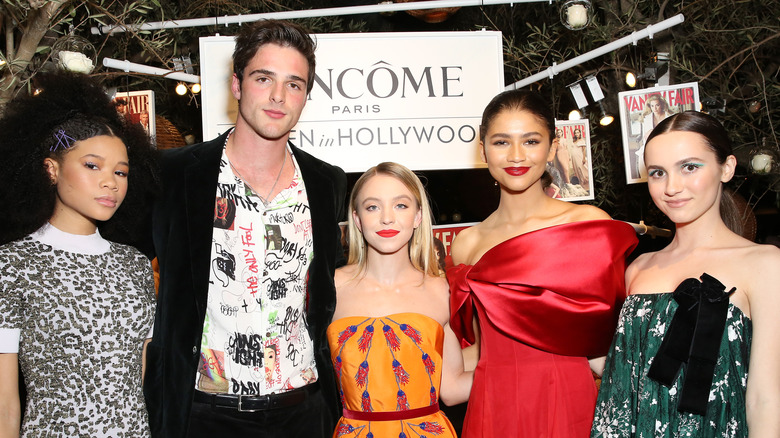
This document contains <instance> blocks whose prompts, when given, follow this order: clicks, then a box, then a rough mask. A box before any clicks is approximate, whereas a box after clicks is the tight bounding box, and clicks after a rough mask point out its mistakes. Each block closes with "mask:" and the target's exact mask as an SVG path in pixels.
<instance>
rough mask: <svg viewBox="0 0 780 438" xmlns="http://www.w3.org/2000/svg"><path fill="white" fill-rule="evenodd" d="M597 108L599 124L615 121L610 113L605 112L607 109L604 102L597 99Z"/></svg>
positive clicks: (603, 124) (604, 124)
mask: <svg viewBox="0 0 780 438" xmlns="http://www.w3.org/2000/svg"><path fill="white" fill-rule="evenodd" d="M599 108H600V109H601V117H600V118H599V125H601V126H607V125H609V124H610V123H612V122H614V121H615V118H614V117H612V115H611V114H609V113H607V109H606V108H604V104H603V103H602V102H600V101H599Z"/></svg>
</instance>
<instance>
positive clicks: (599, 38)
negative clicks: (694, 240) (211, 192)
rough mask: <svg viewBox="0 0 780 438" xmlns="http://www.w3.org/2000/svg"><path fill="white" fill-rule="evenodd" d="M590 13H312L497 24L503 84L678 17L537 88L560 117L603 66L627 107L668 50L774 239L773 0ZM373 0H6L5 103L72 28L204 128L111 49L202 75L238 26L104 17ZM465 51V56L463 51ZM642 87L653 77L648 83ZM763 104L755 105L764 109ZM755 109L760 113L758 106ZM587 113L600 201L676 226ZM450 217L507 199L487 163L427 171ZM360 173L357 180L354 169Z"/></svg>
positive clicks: (415, 25) (407, 23)
mask: <svg viewBox="0 0 780 438" xmlns="http://www.w3.org/2000/svg"><path fill="white" fill-rule="evenodd" d="M592 2H593V12H594V17H593V21H592V22H591V24H590V25H589V26H588V27H587V28H585V29H583V30H580V31H572V30H568V29H566V28H565V27H564V26H563V25H562V24H561V19H560V12H559V7H560V3H561V2H560V1H556V2H553V4H552V5H550V4H548V3H547V2H540V3H521V4H514V5H497V6H484V7H463V8H460V9H459V10H457V12H455V13H454V14H453V15H452V16H451V17H449V19H447V20H446V21H444V22H441V23H427V22H425V21H423V20H421V19H419V18H415V17H413V16H412V15H411V14H408V13H403V12H399V13H394V14H366V15H350V16H341V17H325V18H316V19H305V20H300V22H301V23H302V24H303V25H304V26H306V27H308V28H309V29H311V30H312V31H313V32H317V33H327V32H364V31H375V32H377V31H383V32H388V31H449V30H461V31H473V30H479V29H490V30H500V31H501V32H502V33H503V35H504V59H505V66H504V67H505V78H506V82H507V84H510V83H513V82H515V81H517V80H520V79H522V78H525V77H528V76H529V75H531V74H534V73H537V72H539V71H542V70H544V69H546V68H547V67H549V66H551V65H552V63H553V62H557V63H561V62H563V61H565V60H567V59H571V58H572V57H574V56H577V55H579V54H582V53H585V52H587V51H590V50H592V49H595V48H597V47H600V46H602V45H604V44H606V43H609V42H611V41H614V40H616V39H618V38H621V37H623V36H626V35H628V34H630V33H631V32H633V31H636V30H639V29H642V28H644V27H646V26H648V25H649V24H653V23H657V22H659V21H661V20H663V19H666V18H669V17H671V16H673V15H676V14H679V13H682V14H684V15H685V22H684V23H683V24H682V25H679V26H676V27H674V28H672V29H670V30H668V31H665V32H663V33H660V34H658V35H654V38H653V39H651V40H647V39H645V40H641V41H638V43H637V44H636V45H635V46H627V47H624V48H622V49H619V50H617V51H614V52H612V53H610V54H607V55H604V56H602V57H599V58H597V59H595V60H592V61H589V62H587V63H585V64H582V65H580V66H578V67H576V68H572V69H570V70H567V71H565V72H562V73H560V74H558V75H556V76H555V77H554V78H553V79H552V80H549V79H545V80H542V81H540V82H538V83H536V84H533V85H531V86H530V87H529V88H531V89H534V90H537V91H539V92H541V93H542V94H544V95H546V96H549V98H550V102H551V104H552V106H553V108H554V109H555V111H556V114H557V116H558V117H559V118H565V117H566V115H567V114H568V112H569V110H571V109H573V108H574V103H573V101H572V99H571V98H570V96H569V92H568V90H567V88H566V85H567V84H569V83H571V82H574V81H575V80H577V79H578V78H580V77H582V76H584V75H586V74H592V73H595V74H598V78H599V81H600V82H601V85H602V88H603V89H604V93H605V95H606V96H607V98H606V100H605V102H606V104H607V108H608V109H609V110H610V111H611V112H612V113H613V114H614V115H617V112H618V108H617V93H618V92H620V91H623V90H625V89H627V87H626V85H625V84H624V79H623V78H624V75H625V73H626V72H627V71H629V70H630V71H641V70H642V68H643V67H644V66H645V65H647V64H649V63H650V62H651V61H652V59H653V57H654V55H655V54H656V53H657V52H668V53H669V54H670V59H671V67H672V69H671V70H672V83H682V82H693V81H695V82H699V92H700V96H701V97H702V98H711V99H716V100H717V102H719V103H720V104H721V105H719V108H720V110H717V111H714V112H712V113H713V114H714V115H715V116H716V117H718V118H719V119H720V120H721V121H722V122H723V124H724V125H725V127H726V128H727V130H728V131H729V132H730V133H731V136H732V140H733V142H734V145H735V148H736V154H737V156H738V159H739V160H740V164H741V165H742V166H741V167H740V170H739V172H738V173H739V175H738V176H737V178H735V182H734V184H733V186H734V189H735V190H736V191H737V192H738V193H740V194H741V195H742V196H743V197H744V198H745V199H747V200H748V204H749V205H750V207H751V208H752V209H753V211H755V212H756V213H757V217H758V218H759V240H761V239H763V238H764V237H765V236H769V235H777V234H779V233H778V231H779V230H778V228H777V227H778V225H777V223H778V220H777V218H778V217H777V216H778V214H777V207H778V202H779V201H778V199H779V198H778V191H780V182H778V180H779V178H780V176H779V175H778V174H772V175H766V176H760V177H759V176H755V175H750V174H749V172H748V169H747V167H746V166H745V165H746V164H747V160H748V159H749V152H750V150H751V149H752V148H753V147H755V146H756V145H758V144H763V143H764V142H766V145H767V146H768V147H773V148H777V144H778V139H777V132H776V131H777V130H778V129H777V128H778V126H777V121H778V120H780V113H778V107H779V106H780V83H778V75H779V74H780V57H778V53H780V19H779V18H778V10H777V3H776V0H649V1H633V0H592ZM375 3H376V2H371V1H364V0H340V1H323V0H314V1H301V0H265V1H259V2H258V1H249V0H234V1H231V0H199V1H194V2H190V1H186V0H135V1H127V0H88V1H80V0H67V1H41V0H28V1H22V0H3V2H2V6H0V18H1V19H2V20H0V29H2V35H3V38H4V44H2V46H0V49H1V51H0V60H2V61H5V64H3V65H2V67H0V107H2V105H4V104H5V103H7V102H8V101H9V100H10V99H11V98H12V97H13V96H14V95H16V94H17V93H20V92H28V91H29V89H30V88H31V87H32V86H33V85H32V84H33V83H34V76H35V74H36V73H37V72H40V71H42V70H46V69H51V68H55V66H54V65H53V63H52V62H51V56H50V55H51V45H52V44H53V43H54V41H56V40H57V38H59V37H61V36H63V35H66V34H69V33H72V34H74V35H80V36H83V37H85V38H87V39H89V40H90V42H91V43H92V44H93V45H94V46H95V48H96V51H97V53H98V56H97V64H98V67H97V68H96V70H95V71H94V72H93V74H95V75H99V76H101V77H102V78H104V79H105V82H106V84H107V85H108V86H114V87H117V88H118V89H120V90H122V91H124V90H135V89H149V88H150V89H153V90H155V93H156V97H157V101H156V105H157V111H158V114H159V115H162V116H164V117H166V118H167V119H168V120H170V121H171V122H173V124H174V125H175V126H176V127H177V128H178V129H179V130H180V131H181V132H182V133H184V134H192V135H193V136H195V138H196V139H198V140H201V138H200V136H201V134H200V108H199V100H198V99H199V98H198V96H192V95H189V96H186V97H180V96H178V95H176V94H175V93H173V88H174V87H175V85H176V82H175V81H171V80H167V79H161V78H157V77H152V76H148V75H140V74H127V73H124V72H119V71H113V70H108V69H105V68H102V67H101V66H100V62H101V60H102V58H103V57H111V58H117V59H128V60H130V61H132V62H138V63H142V64H147V65H153V66H158V67H164V68H168V69H173V68H174V57H180V56H182V55H189V56H190V57H191V59H192V61H193V63H194V67H195V72H196V73H197V67H198V63H199V62H200V60H199V57H198V37H200V36H205V35H214V34H216V33H219V34H222V35H232V34H235V33H236V31H237V29H238V27H237V26H220V27H217V26H206V27H194V28H181V29H172V30H163V31H131V32H127V33H120V34H115V35H92V34H91V32H90V28H91V27H93V26H97V25H100V24H133V23H143V22H147V21H160V20H167V19H183V18H201V17H214V16H223V15H235V14H249V13H261V12H276V11H285V10H297V9H316V8H326V7H338V6H355V5H368V4H375ZM466 56H467V54H466ZM639 86H640V87H641V86H643V85H641V84H640V85H639ZM756 108H757V110H756ZM751 110H752V111H751ZM595 116H596V115H595V114H591V116H590V117H591V127H592V129H591V135H592V138H591V140H592V154H593V165H594V180H595V186H596V199H595V201H594V202H593V204H595V205H598V206H599V207H601V208H603V209H605V210H606V211H607V212H609V213H610V214H612V215H613V217H615V218H618V219H624V220H629V221H633V222H638V221H640V220H644V221H645V222H647V223H648V224H651V225H656V226H665V227H667V228H670V227H671V224H669V223H668V222H667V221H666V219H665V218H664V217H663V215H661V214H660V213H659V212H658V210H657V209H655V207H654V206H653V205H652V202H651V201H650V199H649V196H648V195H647V189H646V185H644V184H632V185H626V182H625V176H624V170H623V153H622V145H621V139H620V131H619V126H618V125H619V124H618V123H613V124H612V125H610V126H608V127H601V126H599V125H598V123H597V121H596V119H595ZM423 173H424V176H425V177H426V178H427V179H428V182H429V185H428V188H429V190H430V192H431V198H432V199H433V201H434V209H435V213H436V216H437V217H438V218H439V221H440V222H445V223H446V222H469V221H478V220H481V219H483V218H484V217H485V215H487V214H488V213H489V212H490V211H491V210H492V209H493V208H495V205H496V202H497V191H496V189H495V188H494V187H493V184H492V179H491V178H490V177H489V175H487V172H486V171H484V170H468V171H438V172H423ZM350 177H351V178H352V180H354V179H355V178H356V176H350Z"/></svg>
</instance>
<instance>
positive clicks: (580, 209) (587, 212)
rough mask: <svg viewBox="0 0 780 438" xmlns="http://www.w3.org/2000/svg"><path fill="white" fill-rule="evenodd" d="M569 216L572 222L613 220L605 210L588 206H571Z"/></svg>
mask: <svg viewBox="0 0 780 438" xmlns="http://www.w3.org/2000/svg"><path fill="white" fill-rule="evenodd" d="M571 205H572V207H571V209H570V210H569V212H568V213H569V215H570V217H571V219H572V222H580V221H595V220H609V219H612V218H611V217H610V216H609V215H608V214H607V212H605V211H604V210H602V209H600V208H598V207H594V206H592V205H586V204H571Z"/></svg>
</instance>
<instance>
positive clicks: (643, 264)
mask: <svg viewBox="0 0 780 438" xmlns="http://www.w3.org/2000/svg"><path fill="white" fill-rule="evenodd" d="M654 255H655V252H647V253H644V254H640V255H639V257H637V258H636V259H635V260H634V261H633V262H631V264H630V265H628V267H627V268H626V289H627V290H628V292H629V293H630V292H631V291H632V287H631V285H632V283H634V280H636V279H637V278H638V277H639V276H640V274H642V273H643V272H646V269H647V267H648V266H649V265H650V263H651V262H652V260H653V257H654Z"/></svg>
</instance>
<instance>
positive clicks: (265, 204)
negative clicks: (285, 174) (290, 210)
mask: <svg viewBox="0 0 780 438" xmlns="http://www.w3.org/2000/svg"><path fill="white" fill-rule="evenodd" d="M286 162H287V151H284V158H282V166H281V167H280V168H279V174H278V175H276V180H275V181H274V185H272V186H271V190H269V191H268V194H267V195H265V197H263V196H262V195H261V194H260V192H258V191H257V190H255V189H254V188H253V187H252V186H251V185H249V181H248V180H247V179H246V178H244V177H243V176H241V172H239V171H238V169H236V167H235V166H233V163H231V162H230V160H228V163H229V164H230V168H231V169H233V172H235V173H236V175H237V176H238V177H239V178H241V181H243V182H244V184H245V185H246V186H247V187H249V190H251V191H252V192H253V193H254V194H255V195H257V197H258V198H260V201H262V202H263V205H264V206H266V207H268V203H269V202H270V201H271V200H270V199H268V197H269V196H271V193H273V192H274V188H276V183H278V182H279V178H281V177H282V170H284V164H285V163H286Z"/></svg>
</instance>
